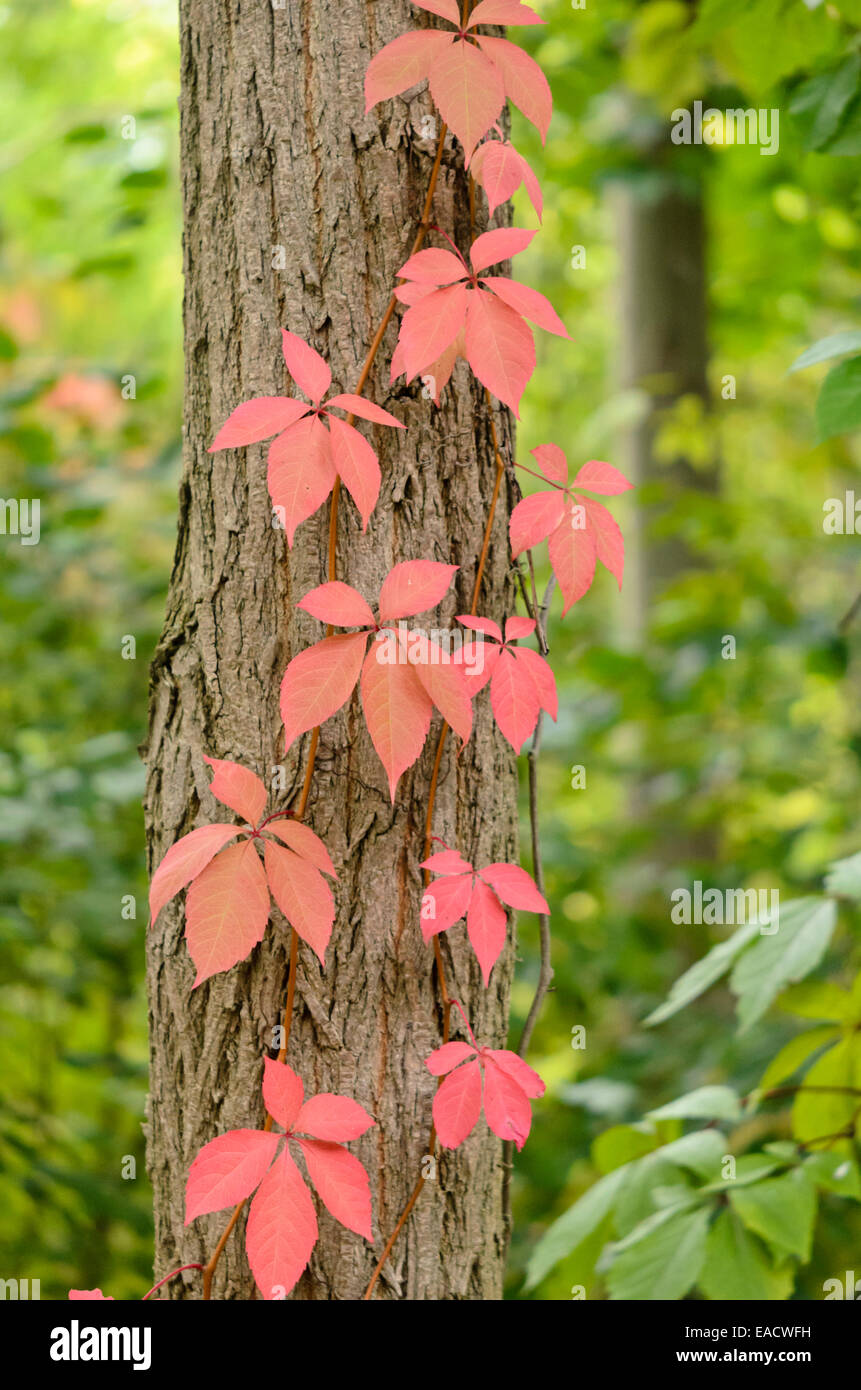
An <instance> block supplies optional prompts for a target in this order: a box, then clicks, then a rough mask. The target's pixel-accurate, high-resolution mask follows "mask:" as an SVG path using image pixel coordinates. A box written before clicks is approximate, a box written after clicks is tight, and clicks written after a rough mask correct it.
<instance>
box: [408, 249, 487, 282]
mask: <svg viewBox="0 0 861 1390" xmlns="http://www.w3.org/2000/svg"><path fill="white" fill-rule="evenodd" d="M468 273H469V272H468V271H467V268H466V266H465V265H464V263H463V261H462V260H460V258H459V257H458V256H455V255H453V254H452V252H451V251H446V250H445V248H444V247H441V246H428V247H426V248H425V249H424V251H417V252H416V254H415V255H414V256H410V258H409V260H408V261H404V264H403V265H402V266H401V268H400V270H399V271H397V274H398V275H400V276H401V278H402V279H403V280H417V281H418V282H419V284H428V285H437V286H439V285H453V284H454V283H455V281H457V280H462V279H463V278H464V276H465V275H467V274H468Z"/></svg>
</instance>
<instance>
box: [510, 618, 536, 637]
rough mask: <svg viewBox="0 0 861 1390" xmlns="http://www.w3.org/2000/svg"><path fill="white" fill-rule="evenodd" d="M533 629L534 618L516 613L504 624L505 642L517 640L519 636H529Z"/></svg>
mask: <svg viewBox="0 0 861 1390" xmlns="http://www.w3.org/2000/svg"><path fill="white" fill-rule="evenodd" d="M534 631H535V619H534V618H521V617H520V615H519V614H518V613H515V614H514V616H513V617H511V618H509V619H508V621H507V622H506V624H505V640H506V642H517V641H519V639H520V638H521V637H529V636H531V634H532V633H533V632H534Z"/></svg>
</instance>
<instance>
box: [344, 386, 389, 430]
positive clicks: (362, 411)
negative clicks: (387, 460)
mask: <svg viewBox="0 0 861 1390" xmlns="http://www.w3.org/2000/svg"><path fill="white" fill-rule="evenodd" d="M333 405H336V406H338V407H339V408H340V409H341V410H347V411H349V413H350V414H351V415H358V417H359V419H360V420H370V421H372V423H373V424H375V425H393V426H394V428H395V429H396V430H405V429H406V425H403V424H401V422H400V420H396V419H395V417H394V415H390V414H389V412H388V411H387V410H383V408H382V406H380V405H374V402H373V401H366V400H365V398H364V396H351V395H349V394H345V395H341V396H332V398H331V400H328V401H327V402H326V409H327V410H331V409H332V406H333Z"/></svg>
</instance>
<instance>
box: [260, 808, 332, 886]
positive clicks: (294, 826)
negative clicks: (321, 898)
mask: <svg viewBox="0 0 861 1390" xmlns="http://www.w3.org/2000/svg"><path fill="white" fill-rule="evenodd" d="M266 829H267V830H268V831H269V832H270V833H271V834H272V835H277V836H278V839H279V840H283V841H284V843H285V845H286V846H287V848H288V849H292V850H293V853H294V854H298V855H299V856H300V858H302V859H307V860H308V863H309V864H313V865H314V868H315V869H319V870H320V872H321V873H323V874H331V876H332V878H337V877H338V875H337V874H336V873H335V866H334V864H333V863H332V860H331V858H330V857H329V851H328V850H327V848H326V846H325V845H324V844H323V841H322V840H321V839H320V837H319V835H315V834H314V832H313V830H311V828H310V827H309V826H307V825H302V824H301V822H300V821H297V820H274V821H270V822H269V824H268V825H267V827H266Z"/></svg>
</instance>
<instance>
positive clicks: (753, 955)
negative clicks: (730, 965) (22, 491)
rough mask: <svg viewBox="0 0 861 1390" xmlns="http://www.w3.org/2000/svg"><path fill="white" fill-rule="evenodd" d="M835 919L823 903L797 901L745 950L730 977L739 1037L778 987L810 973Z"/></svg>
mask: <svg viewBox="0 0 861 1390" xmlns="http://www.w3.org/2000/svg"><path fill="white" fill-rule="evenodd" d="M836 918H837V913H836V909H835V905H834V903H833V902H831V901H830V900H829V899H827V898H797V899H796V900H795V901H794V902H791V903H790V904H789V906H788V907H786V908H782V909H781V913H780V923H779V927H778V930H777V931H776V932H775V933H774V935H773V936H763V937H762V938H761V940H760V941H758V942H757V943H756V945H755V946H753V947H751V949H750V950H749V951H747V952H746V953H745V954H744V955H743V956H742V957H741V958H740V959H739V960H738V962H737V964H736V965H735V968H734V969H733V972H732V975H731V977H730V988H731V989H732V991H733V993H734V994H736V995H738V1018H739V1032H741V1033H744V1032H746V1031H747V1029H748V1028H750V1027H751V1025H752V1024H754V1023H756V1021H757V1019H760V1018H762V1015H763V1014H764V1013H765V1011H766V1009H767V1008H768V1007H769V1005H770V1004H771V1003H772V1002H773V1000H774V998H775V996H776V995H777V993H778V992H779V990H781V989H782V988H783V986H784V985H786V984H789V983H790V982H794V981H797V980H800V979H802V978H803V977H804V976H805V975H808V974H809V973H810V971H811V970H814V969H815V968H816V966H817V965H818V964H819V962H820V960H821V959H822V956H823V954H824V952H825V948H826V947H827V945H828V942H829V941H830V940H831V934H832V932H833V931H834V924H835V921H836Z"/></svg>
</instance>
